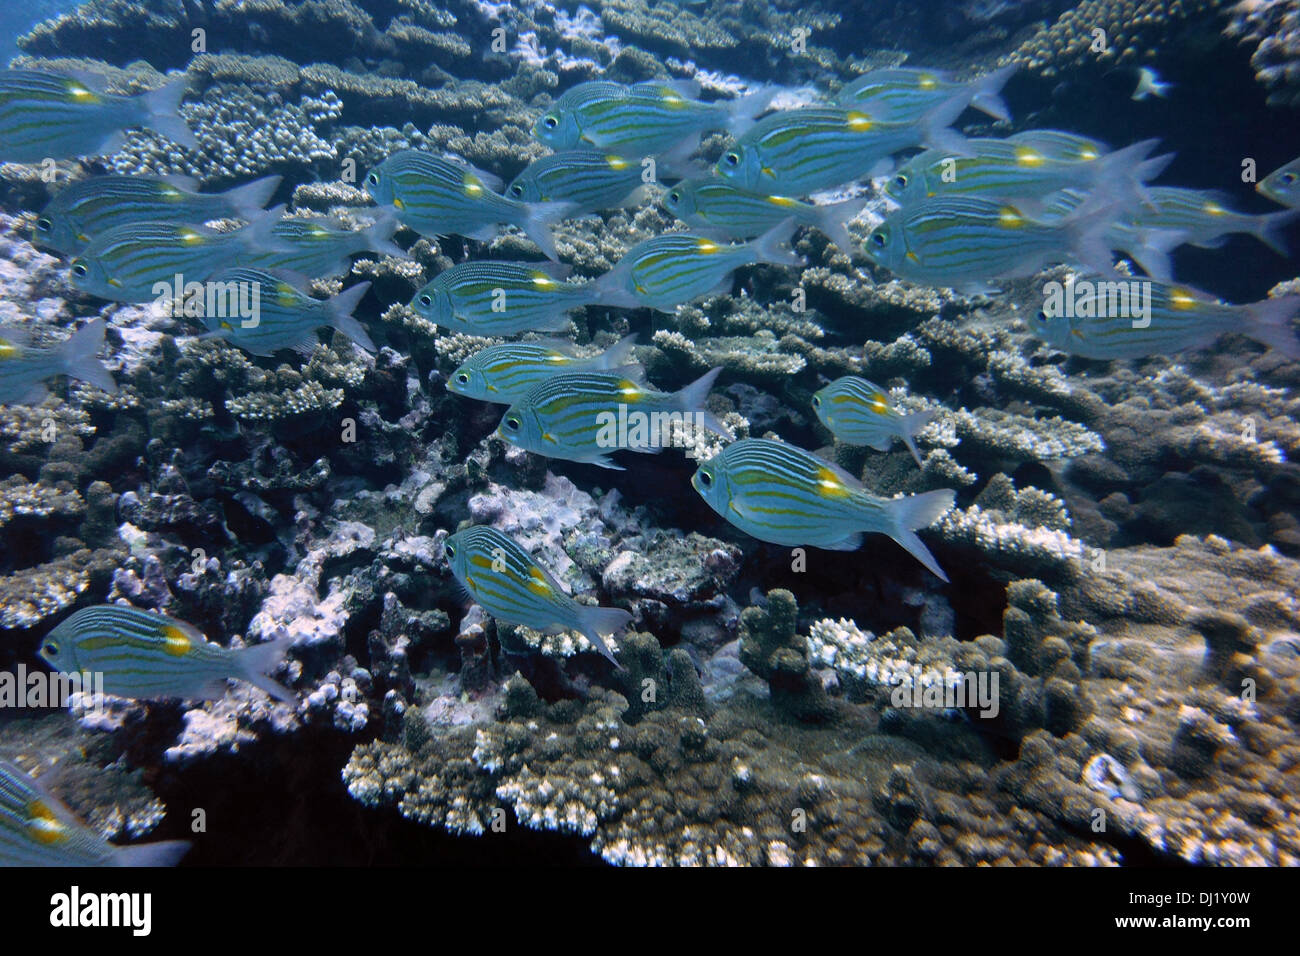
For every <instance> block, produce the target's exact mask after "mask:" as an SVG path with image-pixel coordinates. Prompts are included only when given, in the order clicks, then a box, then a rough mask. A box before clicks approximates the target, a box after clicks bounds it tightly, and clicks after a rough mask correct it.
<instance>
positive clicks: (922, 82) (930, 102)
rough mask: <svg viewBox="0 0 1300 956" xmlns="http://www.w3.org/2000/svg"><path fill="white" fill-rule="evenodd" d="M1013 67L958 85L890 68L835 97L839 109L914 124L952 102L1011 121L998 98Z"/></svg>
mask: <svg viewBox="0 0 1300 956" xmlns="http://www.w3.org/2000/svg"><path fill="white" fill-rule="evenodd" d="M1015 72H1016V66H1015V64H1012V65H1010V66H1004V67H1002V68H1001V69H999V70H994V71H993V72H992V73H988V74H986V75H984V76H981V77H977V78H976V79H973V80H966V81H963V82H958V81H956V80H954V79H953V77H952V74H951V73H948V72H946V71H944V70H928V69H924V68H920V67H891V68H888V69H880V70H872V71H871V72H869V73H864V74H863V75H862V76H860V77H858V78H857V79H856V80H853V81H852V82H850V83H847V84H845V85H844V87H843V88H842V89H841V90H840V91H839V93H838V94H837V95H836V97H835V102H836V103H837V104H838V105H839V106H844V107H857V106H866V107H868V108H869V109H870V110H872V111H873V112H875V113H876V114H878V115H879V116H880V118H881V119H888V120H894V121H900V122H905V123H914V122H918V121H919V120H920V119H921V118H922V117H923V116H925V114H926V113H928V112H930V110H932V109H934V108H935V107H936V106H939V105H940V104H942V103H945V102H948V101H950V100H952V99H953V98H956V99H957V100H959V101H963V100H964V101H965V102H966V103H967V104H968V105H969V106H973V107H974V108H975V109H977V110H979V111H980V112H982V113H986V114H988V115H989V116H991V117H993V118H994V119H996V120H1003V121H1005V122H1010V121H1011V111H1010V110H1009V109H1007V104H1006V103H1004V102H1002V97H1001V96H1000V95H999V94H1000V93H1001V92H1002V87H1004V86H1005V85H1006V82H1007V80H1009V79H1010V78H1011V76H1012V74H1013V73H1015Z"/></svg>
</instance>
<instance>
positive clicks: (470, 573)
mask: <svg viewBox="0 0 1300 956" xmlns="http://www.w3.org/2000/svg"><path fill="white" fill-rule="evenodd" d="M443 553H444V554H446V556H447V563H448V564H449V565H450V566H451V573H452V574H453V575H455V577H456V580H457V581H459V582H460V583H461V586H462V587H464V588H465V590H466V591H468V592H469V593H470V596H471V597H472V598H473V599H474V600H475V601H476V602H478V604H479V606H480V607H482V608H483V610H485V611H487V612H488V613H489V614H491V615H492V616H493V617H494V618H496V619H497V620H499V621H504V622H505V623H507V624H518V625H521V626H523V627H531V628H533V629H535V630H538V631H542V632H544V633H549V634H556V633H559V632H561V631H577V632H578V633H580V634H581V635H582V636H583V637H585V638H586V639H587V640H588V641H590V642H591V645H592V647H594V648H596V650H598V651H599V652H600V653H601V654H603V655H604V656H605V658H606V659H607V660H609V661H610V662H611V663H613V664H614V666H615V667H619V668H620V669H622V668H621V665H620V664H619V663H618V660H617V658H615V657H614V652H613V651H612V650H610V647H609V644H608V643H607V642H606V640H605V638H604V636H603V635H606V634H608V635H611V636H612V635H615V634H618V633H619V632H620V631H622V630H623V629H624V628H626V627H627V626H628V625H629V624H631V623H632V615H631V614H629V613H628V612H627V611H625V610H623V609H622V608H614V607H589V606H587V605H585V604H579V603H578V602H577V601H575V600H574V599H573V598H572V597H570V596H569V595H568V594H567V593H566V592H565V590H564V588H563V587H561V586H560V583H559V582H558V581H556V580H555V578H553V577H551V575H550V574H549V573H548V572H547V570H546V569H545V568H543V567H542V566H541V565H540V564H538V563H537V562H536V561H534V560H533V557H532V555H530V554H529V553H528V552H527V551H525V550H524V549H523V547H521V546H520V545H519V543H518V542H516V541H515V540H514V539H513V538H511V537H510V536H509V535H507V534H503V533H502V532H500V531H498V530H497V529H496V528H492V527H488V526H487V525H472V526H471V527H468V528H462V529H461V530H460V531H457V532H456V533H455V534H453V535H449V536H448V537H447V540H446V541H445V542H444V543H443Z"/></svg>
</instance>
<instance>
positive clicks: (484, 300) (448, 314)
mask: <svg viewBox="0 0 1300 956" xmlns="http://www.w3.org/2000/svg"><path fill="white" fill-rule="evenodd" d="M567 274H568V267H567V266H554V265H546V264H539V263H536V262H497V261H495V260H481V261H478V262H462V263H460V264H459V265H455V266H452V267H451V268H450V269H447V270H446V271H445V272H440V273H439V274H438V275H436V276H434V278H433V280H432V281H431V282H429V283H428V284H427V285H425V286H424V287H423V288H421V289H420V290H419V291H418V292H416V293H415V296H414V297H413V298H412V299H411V302H410V308H411V309H412V310H414V311H415V312H416V313H417V314H418V315H420V316H421V317H423V318H425V319H427V320H428V321H430V322H432V323H434V324H435V325H439V326H441V327H442V328H444V329H451V330H452V331H455V332H465V333H468V334H470V335H480V336H485V337H486V336H493V335H516V334H518V333H520V332H545V331H554V330H556V329H560V328H563V327H564V326H565V325H566V324H567V323H568V321H569V319H568V313H569V312H570V311H571V310H573V309H580V308H582V307H584V306H587V305H592V304H593V303H595V302H596V301H597V300H598V299H599V295H598V294H597V290H596V288H595V286H594V285H593V284H591V283H588V284H587V285H575V284H574V283H571V282H565V281H564V279H563V277H564V276H565V275H567Z"/></svg>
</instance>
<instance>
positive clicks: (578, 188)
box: [505, 149, 653, 217]
mask: <svg viewBox="0 0 1300 956" xmlns="http://www.w3.org/2000/svg"><path fill="white" fill-rule="evenodd" d="M642 175H643V170H642V166H641V164H640V163H638V162H637V161H636V160H634V159H628V158H627V157H624V156H619V155H616V154H614V153H604V152H601V151H599V150H594V149H570V150H565V151H564V152H562V153H553V154H552V155H550V156H543V157H542V158H541V159H538V160H535V161H534V162H532V163H530V164H529V165H528V168H527V169H525V170H524V171H523V172H522V173H520V174H519V175H518V176H516V177H515V178H514V179H513V180H512V181H511V183H510V185H509V186H507V187H506V192H505V194H506V196H508V197H509V198H511V199H515V200H518V201H519V202H529V203H543V202H561V203H567V204H568V205H569V208H568V210H567V211H566V213H565V215H566V216H570V217H579V216H584V215H586V214H588V213H592V212H596V211H597V210H600V209H614V208H616V207H619V206H622V205H624V204H626V203H627V202H628V201H630V200H631V199H632V198H633V197H634V196H636V195H637V194H639V193H640V192H641V191H642V190H643V188H644V187H645V186H646V185H647V182H646V181H645V180H644V179H643V178H642ZM650 181H651V182H653V177H651V179H650Z"/></svg>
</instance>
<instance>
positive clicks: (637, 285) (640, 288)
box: [632, 282, 646, 295]
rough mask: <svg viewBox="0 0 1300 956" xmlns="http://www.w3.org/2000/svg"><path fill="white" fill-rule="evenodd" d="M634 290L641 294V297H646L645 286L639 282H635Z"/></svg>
mask: <svg viewBox="0 0 1300 956" xmlns="http://www.w3.org/2000/svg"><path fill="white" fill-rule="evenodd" d="M632 288H634V289H636V291H637V292H639V293H640V294H641V295H645V294H646V291H645V286H643V285H642V284H641V283H639V282H634V283H632Z"/></svg>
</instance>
